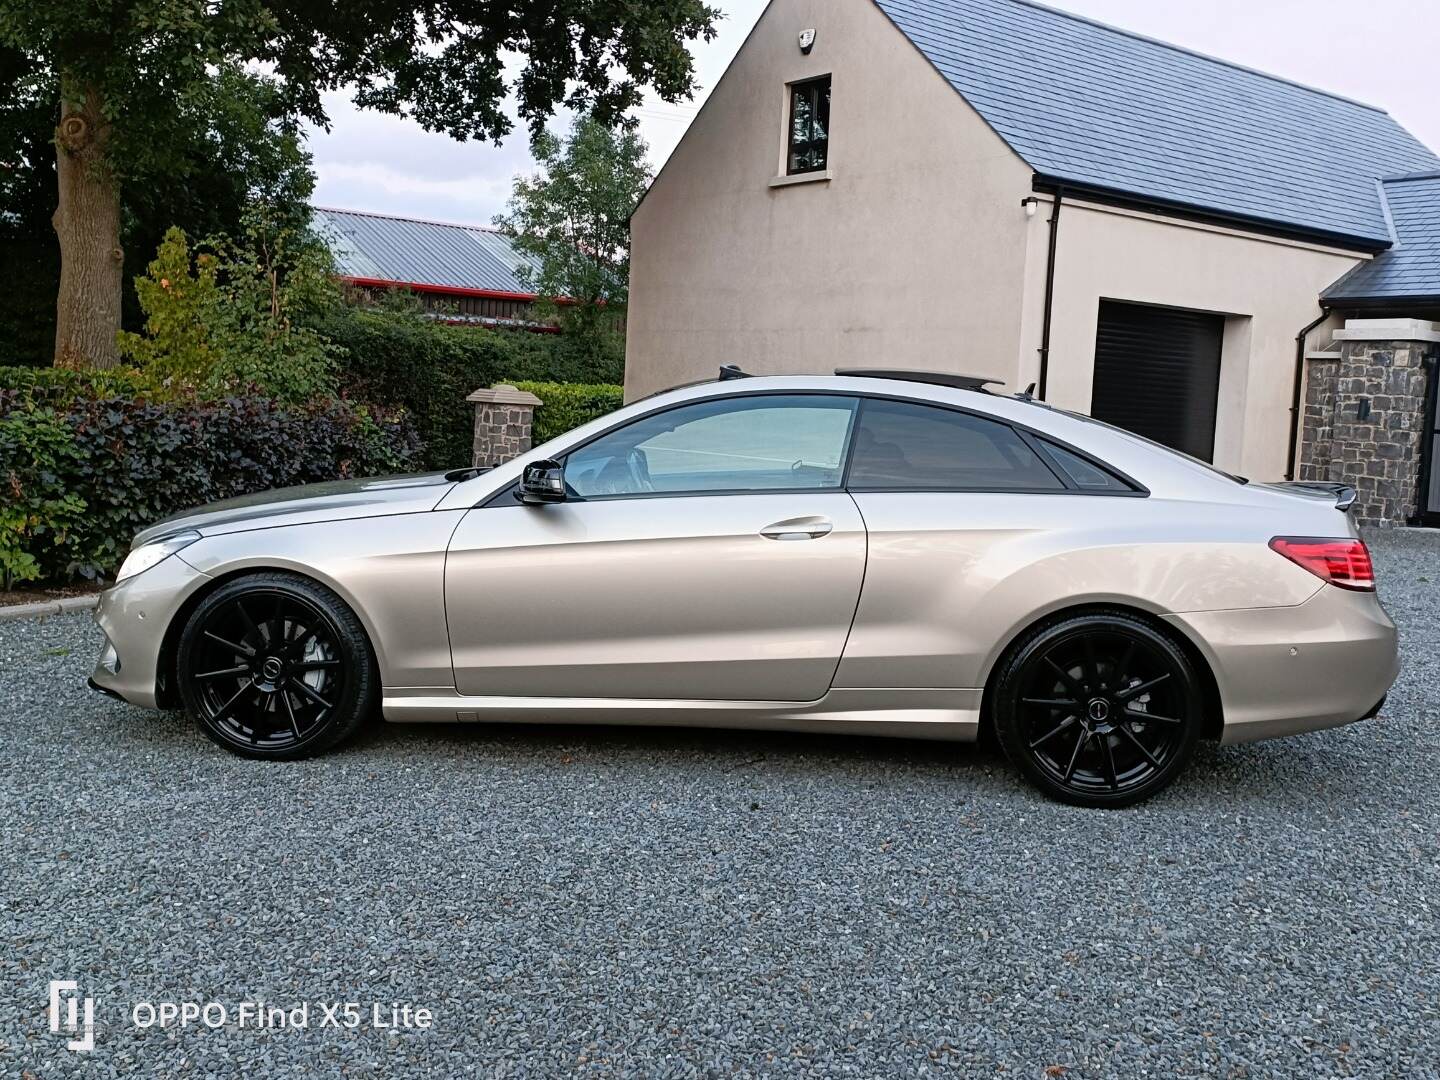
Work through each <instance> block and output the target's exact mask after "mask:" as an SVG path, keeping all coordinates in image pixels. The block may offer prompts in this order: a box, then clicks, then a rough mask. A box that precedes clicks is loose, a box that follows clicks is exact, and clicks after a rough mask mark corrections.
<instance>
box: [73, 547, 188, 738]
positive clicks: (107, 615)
mask: <svg viewBox="0 0 1440 1080" xmlns="http://www.w3.org/2000/svg"><path fill="white" fill-rule="evenodd" d="M209 580H210V577H209V575H207V574H202V573H201V572H200V571H199V570H196V569H195V568H194V567H193V566H191V565H190V564H189V563H187V562H185V561H184V560H183V559H182V558H180V556H178V555H171V556H170V557H169V558H168V559H165V560H164V561H162V562H160V563H157V564H156V565H155V566H153V567H151V568H150V569H149V570H146V571H145V572H144V573H143V574H137V575H136V576H135V577H132V578H128V579H126V580H125V581H122V582H120V584H118V585H113V586H111V587H110V588H108V589H106V590H105V591H104V592H103V593H101V594H100V604H99V606H98V607H97V608H96V609H95V623H96V625H97V626H99V627H100V629H101V631H102V632H103V633H104V635H105V643H104V645H103V646H102V647H101V650H100V658H99V660H98V661H97V662H96V664H95V670H94V671H93V672H92V673H91V675H90V679H89V685H90V686H91V687H92V688H93V689H96V690H99V691H101V692H102V693H106V694H110V695H112V696H115V697H120V698H123V699H124V700H125V701H128V702H129V703H130V704H132V705H138V706H140V707H141V708H145V709H153V708H156V707H157V696H158V689H159V687H158V682H159V679H158V676H159V673H160V663H161V653H162V650H163V648H164V645H165V635H166V631H167V630H168V629H169V628H170V626H171V624H172V623H173V622H174V621H175V616H176V615H177V614H178V613H179V611H180V609H181V608H182V607H183V606H184V605H185V602H186V601H187V600H189V599H190V597H191V596H193V595H194V594H195V592H196V590H197V589H199V588H200V587H201V586H202V585H204V584H205V582H207V581H209Z"/></svg>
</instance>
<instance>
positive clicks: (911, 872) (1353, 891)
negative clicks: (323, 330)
mask: <svg viewBox="0 0 1440 1080" xmlns="http://www.w3.org/2000/svg"><path fill="white" fill-rule="evenodd" d="M1376 547H1377V550H1376V555H1377V559H1378V562H1379V570H1380V574H1381V582H1382V593H1383V596H1384V598H1385V601H1386V604H1387V606H1388V607H1389V608H1390V610H1391V612H1392V613H1393V614H1394V616H1395V617H1396V619H1397V621H1399V622H1400V624H1401V626H1402V628H1403V633H1404V650H1405V665H1404V672H1403V674H1402V675H1401V679H1400V682H1399V684H1398V685H1397V686H1396V688H1395V692H1394V694H1393V695H1392V697H1391V699H1390V705H1389V707H1388V708H1387V710H1386V712H1385V713H1384V715H1383V716H1382V718H1381V719H1380V720H1378V721H1375V722H1370V723H1364V724H1359V725H1355V726H1352V727H1350V728H1346V729H1341V730H1338V731H1331V732H1324V733H1319V734H1315V735H1309V736H1304V737H1300V738H1295V739H1290V740H1284V741H1280V742H1273V743H1264V744H1258V745H1252V746H1244V747H1235V748H1230V749H1218V748H1214V747H1207V748H1205V749H1203V750H1202V752H1201V753H1200V755H1199V758H1198V760H1197V761H1196V763H1195V765H1194V766H1193V767H1192V768H1191V769H1190V771H1189V773H1188V774H1187V775H1186V777H1185V778H1184V779H1183V780H1182V781H1181V782H1180V783H1179V784H1178V785H1177V786H1176V787H1175V788H1173V789H1172V790H1171V791H1169V792H1167V793H1166V794H1164V795H1162V796H1161V797H1159V798H1157V799H1155V800H1154V801H1152V802H1150V803H1148V804H1146V805H1144V806H1141V807H1139V808H1136V809H1133V810H1128V811H1122V812H1116V813H1104V812H1096V811H1085V810H1077V809H1072V808H1068V807H1064V806H1059V805H1056V804H1052V803H1047V802H1044V801H1042V800H1041V799H1040V798H1039V797H1038V796H1036V795H1035V794H1033V793H1032V792H1031V791H1030V790H1029V789H1028V788H1025V787H1023V786H1021V784H1020V783H1019V781H1018V780H1017V779H1016V778H1015V776H1014V775H1013V774H1012V773H1011V771H1010V770H1009V769H1008V768H1007V767H1006V765H1005V764H1004V762H1003V761H1002V760H1001V759H1000V758H999V757H998V756H997V755H996V754H995V753H994V752H991V751H986V750H982V749H976V748H966V747H959V748H957V747H953V746H946V745H936V744H923V743H905V742H890V741H879V740H875V741H871V740H862V739H849V738H839V737H835V738H820V737H800V736H778V735H758V734H734V733H721V732H715V733H709V732H684V731H680V732H666V731H636V730H624V729H589V730H582V729H576V728H540V729H506V728H488V729H463V730H462V729H446V728H438V727H436V728H430V727H426V728H400V727H392V726H385V725H379V726H377V728H376V729H375V730H373V731H372V732H370V733H369V734H368V735H367V736H366V737H365V738H363V739H362V740H361V741H360V742H359V743H358V744H357V745H355V746H353V747H351V748H349V749H348V750H346V751H343V752H341V753H338V754H335V755H333V756H330V757H327V758H324V759H321V760H318V761H310V762H303V763H299V764H267V765H258V764H254V763H249V762H244V761H240V760H238V759H235V758H232V757H230V756H229V755H227V754H226V753H224V752H223V751H221V750H220V749H218V748H217V747H215V746H214V745H212V744H211V743H210V742H208V741H207V740H206V739H204V738H203V737H202V736H201V735H200V734H199V733H198V731H196V730H194V729H192V727H191V726H190V725H189V724H188V723H187V722H186V721H185V720H183V719H182V718H181V717H179V716H178V715H156V714H147V713H144V712H141V711H139V710H136V709H132V708H129V707H128V706H125V705H122V704H120V703H118V702H111V701H108V700H106V699H104V698H101V697H99V696H97V695H94V694H92V693H90V692H89V691H87V690H86V689H85V686H84V679H85V676H86V674H88V671H89V668H90V664H91V661H92V658H93V654H94V652H95V650H96V648H97V637H96V633H95V630H94V628H93V627H92V626H91V624H90V622H89V620H88V618H86V617H83V616H67V617H59V618H54V619H50V620H47V621H45V622H43V623H39V622H26V623H9V624H0V734H3V739H4V742H3V757H0V761H3V763H4V771H3V777H4V784H3V791H0V800H3V803H0V839H3V856H0V857H3V859H4V865H3V869H4V876H5V879H6V887H5V905H4V910H3V915H0V931H3V935H0V936H3V939H4V941H5V943H6V948H5V950H4V952H3V954H0V1074H4V1075H7V1076H22V1075H29V1074H33V1075H35V1076H39V1077H50V1076H65V1075H86V1076H89V1075H99V1076H111V1075H125V1074H129V1073H136V1074H144V1075H178V1076H197V1077H203V1076H210V1075H215V1076H230V1075H242V1074H245V1075H255V1076H264V1075H298V1074H299V1073H300V1071H301V1070H302V1069H306V1068H309V1069H314V1070H317V1071H319V1072H321V1073H324V1074H326V1075H343V1076H348V1077H369V1076H419V1075H434V1076H449V1077H456V1076H461V1075H464V1074H470V1075H482V1076H522V1075H523V1076H554V1075H557V1074H561V1073H590V1074H595V1075H612V1074H614V1075H618V1074H643V1075H649V1076H691V1075H726V1076H728V1075H741V1076H744V1075H761V1074H765V1075H777V1076H780V1075H785V1076H815V1077H821V1076H825V1077H829V1076H843V1075H854V1076H862V1077H879V1076H892V1075H904V1076H915V1075H923V1074H929V1073H949V1074H952V1075H987V1076H993V1075H1005V1076H1021V1077H1040V1076H1046V1075H1049V1076H1061V1075H1065V1076H1070V1077H1082V1076H1083V1077H1101V1076H1123V1077H1140V1076H1147V1075H1149V1076H1174V1075H1186V1076H1188V1075H1201V1074H1204V1075H1218V1076H1248V1077H1257V1078H1258V1077H1273V1076H1306V1077H1309V1076H1316V1075H1341V1076H1352V1075H1353V1076H1380V1075H1388V1076H1399V1075H1404V1076H1440V865H1437V856H1440V839H1437V837H1440V786H1437V774H1440V770H1437V763H1440V758H1437V753H1440V733H1437V721H1440V707H1437V701H1440V543H1437V538H1436V537H1434V536H1426V535H1423V534H1403V535H1400V536H1396V537H1394V538H1391V539H1388V540H1386V541H1384V542H1382V543H1380V544H1377V545H1376ZM66 978H68V979H75V980H77V981H78V983H79V985H80V992H81V993H87V994H89V995H91V996H93V997H94V998H95V1001H96V1006H95V1007H96V1020H97V1021H98V1023H99V1024H100V1025H101V1027H100V1031H99V1034H98V1035H97V1038H96V1046H95V1049H94V1051H93V1052H91V1053H88V1054H80V1053H71V1052H69V1051H67V1050H66V1049H65V1048H64V1036H63V1035H55V1034H51V1033H50V1031H49V1030H48V1029H47V1027H46V1013H45V1008H46V1004H47V984H48V982H49V980H51V979H66ZM255 999H263V1000H264V1001H265V1002H267V1003H274V1004H281V1005H285V1006H287V1007H289V1006H293V1005H295V1004H298V1003H300V1002H305V1001H309V1002H312V1003H314V1002H317V1001H325V1002H335V1001H342V1002H344V1001H353V1002H356V1003H357V1004H358V1005H359V1006H360V1008H361V1009H362V1010H363V1011H364V1014H365V1020H366V1022H365V1023H362V1024H361V1025H360V1026H358V1027H356V1028H354V1029H344V1028H342V1029H339V1030H337V1029H335V1028H333V1027H331V1028H321V1027H320V1026H319V1021H320V1010H319V1008H318V1006H316V1005H314V1004H312V1005H311V1006H310V1008H311V1010H312V1013H311V1015H310V1016H309V1027H308V1029H306V1030H293V1029H284V1028H275V1029H255V1028H253V1027H243V1028H242V1027H236V1026H234V1024H233V1019H234V1016H235V1014H236V1011H237V1009H238V1006H239V1004H240V1003H241V1002H245V1001H254V1000H255ZM162 1001H194V1002H200V1003H204V1002H212V1001H213V1002H219V1003H222V1004H225V1005H226V1006H227V1007H228V1010H229V1012H228V1017H229V1019H228V1021H227V1022H230V1023H231V1026H229V1027H223V1028H218V1029H214V1030H212V1029H208V1028H205V1027H203V1026H200V1025H199V1024H197V1023H192V1024H191V1025H190V1026H189V1027H187V1028H184V1029H180V1028H177V1027H171V1028H169V1029H164V1030H162V1029H159V1028H153V1029H147V1030H141V1029H136V1028H135V1027H134V1026H133V1025H132V1022H131V1020H132V1008H133V1006H134V1005H135V1004H136V1003H137V1002H140V1003H145V1002H149V1003H158V1002H162ZM372 1002H378V1003H380V1004H381V1006H382V1009H383V1017H384V1018H385V1019H386V1020H389V1019H390V1015H391V1014H390V1008H391V1005H392V1004H396V1005H404V1004H407V1003H408V1004H412V1005H417V1006H424V1007H427V1008H429V1009H431V1010H432V1011H433V1013H434V1023H433V1027H432V1028H431V1029H429V1030H420V1029H411V1030H403V1029H398V1028H386V1029H376V1028H374V1027H372V1026H371V1025H370V1023H369V1021H370V1020H371V1015H370V1009H371V1003H372ZM212 1015H213V1014H212Z"/></svg>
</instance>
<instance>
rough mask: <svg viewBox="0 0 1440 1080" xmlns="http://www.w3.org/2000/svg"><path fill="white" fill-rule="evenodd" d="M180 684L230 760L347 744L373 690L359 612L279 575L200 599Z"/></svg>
mask: <svg viewBox="0 0 1440 1080" xmlns="http://www.w3.org/2000/svg"><path fill="white" fill-rule="evenodd" d="M176 675H177V677H178V682H179V688H180V696H181V698H182V699H183V700H184V702H185V707H186V709H187V710H188V711H189V713H190V715H191V716H193V717H194V718H195V719H196V721H197V722H198V723H199V725H200V728H201V730H203V731H204V732H205V734H206V735H208V736H210V738H212V739H214V740H215V741H216V742H217V743H219V744H220V745H221V746H223V747H225V748H226V749H227V750H230V751H232V752H234V753H236V754H240V755H242V756H245V757H255V758H278V759H289V758H300V757H306V756H309V755H311V754H316V753H319V752H320V751H322V750H326V749H329V748H330V747H332V746H335V745H336V744H337V743H339V742H341V741H342V740H344V739H346V738H348V737H349V736H350V735H352V734H353V733H354V732H355V730H356V728H358V727H359V726H360V724H361V722H362V721H363V720H364V719H365V717H366V716H367V715H369V714H370V713H371V712H372V711H373V709H374V707H375V703H376V697H377V694H378V683H379V680H378V678H377V675H376V671H375V663H374V660H373V658H372V656H371V652H370V645H369V641H368V639H367V638H366V636H365V630H364V628H363V627H362V626H361V624H360V620H359V619H358V618H356V616H355V613H354V612H353V611H351V610H350V608H349V607H347V606H346V605H345V603H344V602H343V601H342V600H341V599H340V598H339V597H338V596H336V595H335V594H334V593H333V592H331V591H330V590H329V589H327V588H325V587H324V586H322V585H319V584H318V583H316V582H314V581H311V580H309V579H308V578H303V577H300V576H298V575H295V574H285V573H260V574H252V575H247V576H245V577H241V578H236V579H234V580H233V581H228V582H226V583H225V584H224V585H222V586H220V587H219V588H218V589H216V590H215V591H214V592H212V593H210V594H209V595H208V596H206V597H205V599H204V600H202V601H201V602H200V604H199V605H198V606H197V607H196V608H195V610H194V612H192V613H191V615H190V618H189V620H188V621H187V623H186V624H185V628H184V630H183V631H182V632H181V637H180V648H179V655H178V657H177V664H176Z"/></svg>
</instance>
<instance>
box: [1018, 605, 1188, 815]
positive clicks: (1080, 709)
mask: <svg viewBox="0 0 1440 1080" xmlns="http://www.w3.org/2000/svg"><path fill="white" fill-rule="evenodd" d="M1203 713H1204V696H1203V694H1202V693H1201V691H1200V682H1199V679H1198V678H1197V677H1196V673H1195V669H1194V667H1193V665H1192V664H1191V663H1190V661H1189V659H1188V658H1187V657H1186V656H1185V653H1184V652H1183V651H1182V650H1181V649H1180V648H1179V647H1178V646H1177V645H1176V644H1175V642H1174V641H1172V640H1171V639H1170V638H1169V636H1168V635H1166V634H1165V633H1164V632H1162V631H1161V630H1159V629H1157V628H1156V627H1154V626H1151V625H1150V624H1149V623H1148V622H1146V621H1145V620H1143V619H1140V618H1137V617H1135V616H1132V615H1128V614H1124V613H1121V612H1111V613H1103V614H1085V615H1077V616H1073V617H1069V618H1063V619H1060V620H1058V621H1056V622H1052V623H1049V624H1047V625H1045V626H1041V627H1040V628H1038V629H1036V630H1034V631H1032V632H1031V633H1030V634H1028V635H1027V636H1026V637H1025V638H1023V639H1022V640H1021V641H1020V642H1019V643H1018V644H1017V645H1016V646H1015V648H1014V649H1012V650H1011V652H1010V653H1009V655H1008V657H1007V659H1006V660H1005V661H1004V663H1003V666H1002V668H1001V671H1000V674H999V677H998V680H997V683H996V696H995V709H994V719H995V733H996V735H997V736H998V738H999V741H1000V745H1001V746H1002V747H1003V748H1004V750H1005V754H1006V756H1007V757H1009V759H1010V760H1011V761H1012V762H1013V763H1014V764H1015V765H1016V766H1017V767H1018V768H1019V769H1020V770H1021V771H1022V772H1023V773H1024V774H1025V775H1026V777H1028V778H1029V779H1030V780H1031V782H1033V783H1034V784H1035V785H1036V786H1037V787H1039V788H1040V789H1041V790H1042V791H1044V792H1045V793H1046V794H1048V795H1051V796H1053V797H1054V798H1057V799H1061V800H1063V801H1065V802H1069V803H1074V804H1076V805H1079V806H1100V807H1104V806H1109V807H1118V806H1129V805H1131V804H1132V803H1136V802H1139V801H1140V800H1142V799H1146V798H1149V797H1150V796H1151V795H1154V794H1155V793H1156V792H1158V791H1160V790H1161V789H1162V788H1164V787H1166V786H1167V785H1169V784H1170V783H1171V782H1172V781H1173V780H1174V779H1175V777H1176V776H1177V775H1179V773H1180V771H1181V770H1182V769H1183V768H1184V766H1185V763H1186V761H1187V760H1188V759H1189V757H1190V754H1191V752H1192V751H1193V750H1194V748H1195V742H1196V740H1197V738H1198V737H1199V734H1200V730H1201V726H1202V723H1203V719H1204V717H1203Z"/></svg>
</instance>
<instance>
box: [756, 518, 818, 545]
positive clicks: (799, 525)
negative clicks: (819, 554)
mask: <svg viewBox="0 0 1440 1080" xmlns="http://www.w3.org/2000/svg"><path fill="white" fill-rule="evenodd" d="M834 528H835V525H834V523H833V522H831V521H830V520H829V519H828V518H823V517H798V518H790V519H788V520H786V521H777V522H775V524H773V525H766V526H765V527H764V528H763V529H761V530H760V535H761V536H763V537H765V539H767V540H818V539H820V537H822V536H827V535H829V533H830V532H831V531H832V530H833V529H834Z"/></svg>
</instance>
